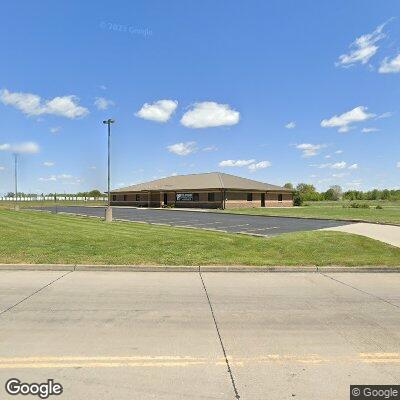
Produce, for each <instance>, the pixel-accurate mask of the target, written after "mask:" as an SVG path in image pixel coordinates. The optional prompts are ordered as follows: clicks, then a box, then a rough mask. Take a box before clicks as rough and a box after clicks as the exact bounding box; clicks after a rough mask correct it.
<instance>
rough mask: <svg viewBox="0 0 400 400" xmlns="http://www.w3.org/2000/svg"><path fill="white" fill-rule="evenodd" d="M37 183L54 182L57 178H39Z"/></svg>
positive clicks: (53, 176)
mask: <svg viewBox="0 0 400 400" xmlns="http://www.w3.org/2000/svg"><path fill="white" fill-rule="evenodd" d="M39 181H41V182H55V181H57V177H56V176H55V175H51V176H49V177H47V178H39Z"/></svg>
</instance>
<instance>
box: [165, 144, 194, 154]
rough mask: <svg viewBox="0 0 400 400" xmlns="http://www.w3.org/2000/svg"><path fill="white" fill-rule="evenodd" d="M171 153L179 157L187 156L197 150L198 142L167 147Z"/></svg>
mask: <svg viewBox="0 0 400 400" xmlns="http://www.w3.org/2000/svg"><path fill="white" fill-rule="evenodd" d="M167 149H168V151H169V152H170V153H174V154H177V155H178V156H187V155H189V154H191V153H194V152H195V151H196V150H197V147H196V142H186V143H175V144H172V145H170V146H167Z"/></svg>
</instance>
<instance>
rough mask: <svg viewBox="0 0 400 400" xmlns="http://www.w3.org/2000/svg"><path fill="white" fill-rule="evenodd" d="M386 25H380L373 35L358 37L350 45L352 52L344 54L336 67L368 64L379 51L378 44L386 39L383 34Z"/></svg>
mask: <svg viewBox="0 0 400 400" xmlns="http://www.w3.org/2000/svg"><path fill="white" fill-rule="evenodd" d="M384 26H385V24H382V25H379V26H378V27H377V28H376V29H375V30H374V31H373V32H372V33H367V34H365V35H362V36H360V37H358V38H357V39H356V40H355V41H354V42H353V43H351V44H350V52H349V53H348V54H342V55H341V56H340V57H339V61H338V62H337V63H336V66H342V67H349V66H352V65H354V64H356V63H361V64H366V63H367V62H368V61H369V60H370V59H371V57H373V56H374V55H375V54H376V52H377V51H378V49H379V46H378V45H377V42H379V41H380V40H382V39H383V38H385V37H386V35H385V33H384V32H383V28H384Z"/></svg>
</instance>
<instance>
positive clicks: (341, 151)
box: [335, 150, 343, 154]
mask: <svg viewBox="0 0 400 400" xmlns="http://www.w3.org/2000/svg"><path fill="white" fill-rule="evenodd" d="M342 153H343V150H336V151H335V154H342Z"/></svg>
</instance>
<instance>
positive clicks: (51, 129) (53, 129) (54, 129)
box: [50, 126, 61, 133]
mask: <svg viewBox="0 0 400 400" xmlns="http://www.w3.org/2000/svg"><path fill="white" fill-rule="evenodd" d="M60 130H61V127H60V126H53V127H52V128H50V132H51V133H58V132H60Z"/></svg>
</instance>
